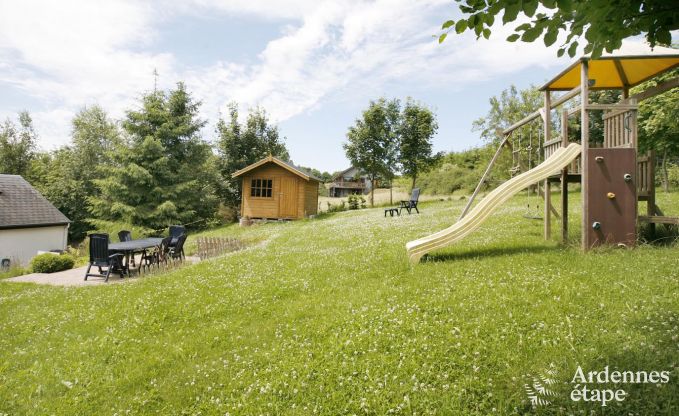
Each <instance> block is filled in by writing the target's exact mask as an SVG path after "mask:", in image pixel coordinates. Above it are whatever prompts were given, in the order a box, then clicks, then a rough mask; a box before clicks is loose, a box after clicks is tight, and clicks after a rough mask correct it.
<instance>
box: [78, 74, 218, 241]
mask: <svg viewBox="0 0 679 416" xmlns="http://www.w3.org/2000/svg"><path fill="white" fill-rule="evenodd" d="M199 107H200V103H199V102H194V101H193V100H192V99H191V96H190V94H189V93H188V92H187V91H186V88H185V87H184V85H183V84H182V83H179V84H178V85H177V89H175V90H173V91H169V92H164V91H154V92H152V93H149V94H147V95H145V96H144V97H143V98H142V108H141V109H140V110H138V111H128V113H127V117H126V119H125V121H124V122H123V128H124V130H125V132H126V133H127V134H128V138H127V139H126V140H125V141H123V143H122V144H121V145H120V146H118V147H117V149H115V151H114V155H112V159H113V160H114V162H113V166H111V167H108V168H107V176H106V177H105V178H104V179H99V180H95V183H96V185H97V186H98V188H99V189H100V192H101V195H100V196H94V197H91V198H90V203H91V204H92V209H91V211H92V213H93V214H94V215H95V216H96V217H97V218H101V219H107V220H114V221H116V220H122V221H125V222H128V223H131V224H134V225H140V226H144V227H148V228H152V229H162V228H164V227H166V226H167V225H169V224H173V223H179V224H191V223H196V222H200V221H202V220H209V219H211V218H212V217H213V216H214V213H215V211H216V208H217V202H218V201H217V198H216V196H215V192H214V190H213V187H212V185H211V183H214V180H213V178H211V176H210V175H211V173H212V170H211V169H210V168H209V166H208V161H209V159H210V155H211V150H210V146H209V144H208V143H206V142H205V141H204V140H202V138H201V137H200V134H199V133H200V129H201V128H202V127H203V126H204V125H205V122H204V121H202V120H200V119H199V118H198V109H199Z"/></svg>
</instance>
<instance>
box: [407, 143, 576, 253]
mask: <svg viewBox="0 0 679 416" xmlns="http://www.w3.org/2000/svg"><path fill="white" fill-rule="evenodd" d="M578 155H580V145H579V144H577V143H571V144H570V145H568V147H562V148H560V149H558V150H557V151H556V152H554V153H553V154H552V155H551V156H550V157H549V158H548V159H547V160H545V161H544V162H542V163H541V164H539V165H538V166H536V167H535V168H533V169H531V170H529V171H528V172H524V173H522V174H521V175H518V176H515V177H514V178H512V179H510V180H508V181H507V182H505V183H503V184H502V185H500V186H498V187H497V188H495V189H494V190H493V191H492V192H491V193H489V194H488V195H487V196H486V197H485V198H483V200H481V202H479V203H478V204H477V205H476V206H475V207H474V208H473V209H472V210H471V211H469V213H467V215H466V216H465V217H464V218H462V219H461V220H459V221H458V222H456V223H455V224H453V225H451V226H450V227H448V228H446V229H445V230H442V231H439V232H437V233H434V234H432V235H430V236H427V237H423V238H420V239H418V240H414V241H410V242H409V243H407V244H406V250H407V251H408V258H409V259H410V262H411V263H413V264H415V263H417V262H419V261H420V258H422V256H424V255H425V254H427V253H429V252H430V251H433V250H436V249H439V248H442V247H445V246H447V245H449V244H452V243H455V242H457V241H460V240H461V239H463V238H464V237H466V236H467V235H469V234H470V233H471V232H473V231H474V230H476V229H477V228H478V227H479V226H480V225H481V224H482V223H483V222H484V221H485V220H486V219H487V218H488V217H489V216H490V214H492V213H493V211H495V209H496V208H498V207H499V206H500V205H502V204H503V203H505V202H506V201H507V200H508V199H509V198H511V197H512V196H514V195H515V194H516V193H518V192H520V191H521V190H522V189H526V188H527V187H528V186H530V185H532V184H534V183H537V182H540V181H542V180H545V179H547V178H548V177H550V176H552V175H554V174H556V173H558V172H559V171H560V170H561V169H563V168H565V167H566V166H568V164H569V163H571V162H572V161H573V160H575V158H576V157H578Z"/></svg>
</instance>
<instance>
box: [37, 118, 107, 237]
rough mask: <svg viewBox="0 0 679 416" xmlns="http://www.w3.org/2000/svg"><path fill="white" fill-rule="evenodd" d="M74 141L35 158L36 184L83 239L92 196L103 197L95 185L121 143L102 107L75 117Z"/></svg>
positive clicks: (103, 174)
mask: <svg viewBox="0 0 679 416" xmlns="http://www.w3.org/2000/svg"><path fill="white" fill-rule="evenodd" d="M72 124H73V130H72V136H71V139H72V144H71V145H70V146H64V147H62V148H59V149H57V150H55V151H53V152H52V153H49V154H47V153H43V154H40V155H38V157H37V158H36V159H35V160H34V161H33V165H32V172H33V173H32V177H34V179H35V181H34V185H35V186H36V187H37V188H38V190H39V191H40V193H42V194H43V195H44V196H45V197H46V198H47V199H48V200H49V201H50V202H51V203H52V204H54V206H56V207H57V208H58V209H59V210H60V211H61V212H62V213H64V215H66V216H67V217H68V218H69V219H70V220H71V221H72V224H71V226H70V227H69V237H70V239H71V240H72V241H73V240H75V241H77V240H81V239H82V238H84V237H85V233H86V232H87V230H88V229H89V227H90V224H88V222H87V219H88V218H89V217H90V205H89V202H88V201H89V199H90V198H97V197H99V196H100V193H99V189H98V188H97V187H96V185H95V181H96V180H101V179H103V178H105V176H106V175H107V169H108V167H109V166H112V165H113V159H114V157H115V150H116V149H118V148H119V146H120V145H121V140H120V132H119V131H118V127H117V126H116V125H115V123H114V122H113V121H111V120H110V119H109V118H108V116H107V115H106V112H105V111H104V110H103V109H102V108H101V107H99V106H92V107H85V108H83V109H82V110H81V111H80V112H79V113H78V114H77V115H76V116H75V118H74V119H73V123H72Z"/></svg>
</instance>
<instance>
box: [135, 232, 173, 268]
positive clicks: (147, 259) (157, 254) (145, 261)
mask: <svg viewBox="0 0 679 416" xmlns="http://www.w3.org/2000/svg"><path fill="white" fill-rule="evenodd" d="M171 240H172V237H165V238H163V241H161V242H160V245H159V246H158V247H156V248H154V249H153V251H150V252H144V253H143V254H142V258H141V262H140V267H145V268H148V269H150V268H151V267H153V266H154V265H155V266H158V268H160V263H166V264H167V257H168V252H169V251H170V241H171Z"/></svg>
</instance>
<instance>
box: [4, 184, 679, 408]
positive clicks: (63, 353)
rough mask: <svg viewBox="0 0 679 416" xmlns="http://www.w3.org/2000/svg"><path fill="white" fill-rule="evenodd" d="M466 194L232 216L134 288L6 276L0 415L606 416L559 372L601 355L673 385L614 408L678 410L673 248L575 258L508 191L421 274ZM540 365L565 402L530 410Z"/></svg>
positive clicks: (634, 388) (596, 365) (678, 310)
mask: <svg viewBox="0 0 679 416" xmlns="http://www.w3.org/2000/svg"><path fill="white" fill-rule="evenodd" d="M670 199H671V200H672V201H673V202H674V205H673V206H675V207H676V206H677V203H676V202H677V201H679V195H672V196H671V197H670V196H668V195H662V196H661V203H660V204H661V206H663V207H668V206H670V205H669V203H668V202H670ZM576 200H577V195H573V204H572V207H574V208H575V207H576V205H577V204H576ZM463 203H464V201H457V200H456V201H444V202H428V203H423V204H422V210H421V211H422V214H420V215H412V216H408V215H405V216H402V217H394V218H384V217H383V214H382V211H381V210H379V209H375V210H361V211H349V212H343V213H339V214H335V215H324V216H321V217H320V218H318V219H315V220H305V221H299V222H294V223H270V224H266V225H260V226H254V227H251V228H247V229H244V228H239V227H237V226H230V227H224V228H221V229H219V230H216V231H212V232H211V233H212V234H213V235H238V236H240V237H241V238H244V239H247V240H248V241H252V242H255V244H253V245H252V246H251V247H250V248H249V249H247V250H245V251H241V252H237V253H232V254H229V255H227V256H225V257H222V258H218V259H213V260H211V261H207V262H203V263H201V264H198V265H195V266H188V267H185V268H182V269H179V270H176V271H174V272H171V273H169V274H166V275H161V276H151V277H147V278H141V279H134V281H132V282H128V283H126V284H112V285H106V286H97V287H85V288H58V287H45V286H35V285H29V284H15V283H0V331H1V333H2V337H0V413H3V412H4V413H8V414H99V415H104V414H118V415H124V414H203V415H206V414H209V415H211V414H215V415H217V414H219V415H224V414H231V415H240V414H270V415H277V414H295V415H306V414H325V415H336V414H473V415H487V414H492V413H494V414H524V413H533V412H535V413H539V414H571V413H574V412H576V411H579V410H586V411H588V412H589V411H590V410H592V411H594V412H596V413H599V412H601V410H602V408H601V407H600V406H599V405H596V404H591V403H583V402H582V401H581V402H577V403H576V402H572V401H570V399H569V398H568V395H569V393H570V390H569V387H572V386H570V385H568V384H566V382H569V381H570V380H571V379H572V377H573V374H574V371H575V369H576V367H577V366H578V365H581V366H582V368H583V369H584V370H585V371H600V370H603V368H604V367H605V366H606V365H608V366H610V367H611V369H614V368H616V369H619V370H634V371H636V370H647V371H651V370H670V371H672V376H671V377H672V378H671V381H670V383H667V384H663V385H660V387H657V386H655V385H651V384H639V385H626V386H625V387H624V388H625V389H626V390H627V392H628V393H629V396H628V397H627V398H626V399H625V401H623V402H622V403H620V404H612V403H611V404H609V405H608V406H607V407H606V408H605V409H604V410H605V414H625V415H626V414H665V415H670V414H676V409H677V407H679V402H678V401H679V399H678V398H679V380H677V377H678V376H679V373H678V372H677V371H678V370H679V361H677V357H678V356H679V354H678V353H679V341H678V340H677V333H678V330H677V326H678V325H679V301H678V299H679V269H678V268H677V262H676V253H677V247H676V246H666V247H662V248H657V247H649V246H642V247H640V248H638V249H635V250H618V249H605V250H599V251H595V252H592V253H589V254H587V255H583V254H581V253H580V252H579V250H578V249H577V248H574V247H571V246H569V247H560V246H559V245H558V244H557V242H556V241H552V242H545V241H543V240H542V223H541V222H540V221H535V220H528V219H525V218H523V217H522V214H523V212H524V204H525V201H524V200H523V198H516V199H514V200H513V201H512V202H511V203H510V204H508V205H507V206H505V207H503V208H502V209H501V210H500V211H499V212H498V213H497V214H496V215H494V216H493V217H492V219H491V220H490V221H489V222H488V223H487V224H485V225H484V226H483V227H482V228H481V230H480V231H479V232H477V233H475V234H473V235H472V236H470V238H469V239H468V240H467V241H466V242H465V243H464V244H460V245H458V246H455V247H451V248H449V249H446V250H443V251H441V252H438V253H436V254H435V255H433V256H431V257H430V258H429V260H428V261H427V262H426V263H423V264H421V265H418V266H416V267H410V265H409V264H408V263H407V259H406V256H405V251H404V244H405V242H406V241H408V240H410V239H413V238H415V237H420V236H423V235H426V234H428V233H431V232H433V231H437V230H440V229H441V228H443V227H446V226H448V225H450V224H451V223H452V222H454V220H455V219H456V218H457V216H458V215H459V212H460V210H461V209H462V204H463ZM666 211H668V212H671V211H672V210H670V209H667V208H666ZM572 219H573V226H572V227H571V229H572V230H575V229H576V228H577V227H576V223H577V221H578V217H577V213H574V214H573V215H572ZM573 237H574V238H577V234H576V233H575V232H574V234H573ZM548 371H549V372H550V374H555V375H554V376H553V377H554V378H555V379H556V380H558V382H557V383H556V384H554V386H553V387H552V390H554V391H555V392H556V395H555V396H550V397H549V400H550V401H551V404H549V405H546V406H541V407H538V408H532V407H531V405H530V403H529V402H528V396H527V393H526V390H525V386H526V385H529V386H531V385H532V384H531V383H532V382H533V381H532V380H533V378H534V377H540V376H541V375H544V374H545V373H546V372H548Z"/></svg>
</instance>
